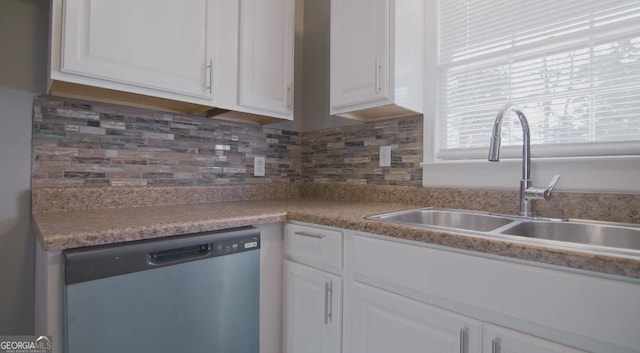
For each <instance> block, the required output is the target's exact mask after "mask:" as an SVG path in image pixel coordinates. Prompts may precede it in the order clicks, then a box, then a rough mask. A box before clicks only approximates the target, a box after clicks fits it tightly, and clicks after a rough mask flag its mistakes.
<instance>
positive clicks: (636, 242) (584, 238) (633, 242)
mask: <svg viewBox="0 0 640 353" xmlns="http://www.w3.org/2000/svg"><path fill="white" fill-rule="evenodd" d="M500 233H501V234H510V235H517V236H522V237H527V238H535V239H548V240H556V241H563V242H570V243H578V244H587V245H595V246H607V247H614V248H622V249H631V250H640V228H638V227H633V226H622V225H611V224H609V223H592V222H584V223H583V222H572V221H561V220H555V221H554V220H543V221H537V220H523V221H520V222H518V223H515V224H514V225H513V226H511V227H507V228H504V229H503V230H502V231H501V232H500Z"/></svg>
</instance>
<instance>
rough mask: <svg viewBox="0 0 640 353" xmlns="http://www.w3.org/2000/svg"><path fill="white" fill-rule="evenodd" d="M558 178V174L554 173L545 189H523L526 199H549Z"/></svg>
mask: <svg viewBox="0 0 640 353" xmlns="http://www.w3.org/2000/svg"><path fill="white" fill-rule="evenodd" d="M559 180H560V175H558V174H556V176H554V177H553V179H551V183H549V186H548V187H547V188H546V189H543V188H534V187H530V188H527V189H526V190H525V191H524V196H525V198H526V199H528V200H543V199H544V200H547V201H548V200H551V196H552V193H553V189H555V187H556V185H558V181H559Z"/></svg>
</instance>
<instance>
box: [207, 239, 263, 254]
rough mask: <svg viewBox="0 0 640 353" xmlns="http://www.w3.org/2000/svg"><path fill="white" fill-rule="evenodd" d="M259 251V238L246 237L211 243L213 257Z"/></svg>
mask: <svg viewBox="0 0 640 353" xmlns="http://www.w3.org/2000/svg"><path fill="white" fill-rule="evenodd" d="M255 249H260V237H257V236H248V237H245V238H236V239H229V240H223V241H219V242H214V243H213V256H222V255H229V254H234V253H238V252H243V251H248V250H255Z"/></svg>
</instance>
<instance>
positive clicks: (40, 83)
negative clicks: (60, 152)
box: [0, 0, 49, 335]
mask: <svg viewBox="0 0 640 353" xmlns="http://www.w3.org/2000/svg"><path fill="white" fill-rule="evenodd" d="M48 13H49V1H42V0H0V48H2V49H1V51H2V54H1V55H0V121H1V122H2V128H1V129H0V163H1V165H2V167H0V283H1V285H0V335H14V334H16V335H17V334H23V335H28V334H32V333H33V300H34V249H35V235H34V233H33V232H32V231H31V227H30V224H31V217H30V214H31V212H30V210H31V204H30V199H31V198H30V190H29V188H30V187H29V184H30V180H31V178H30V167H31V119H30V117H31V111H32V107H33V97H34V96H35V95H37V94H41V93H43V92H44V90H45V84H46V82H45V79H46V68H47V66H46V57H47V42H48V40H47V32H48Z"/></svg>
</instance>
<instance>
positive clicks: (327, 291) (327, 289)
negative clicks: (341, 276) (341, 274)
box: [324, 282, 333, 325]
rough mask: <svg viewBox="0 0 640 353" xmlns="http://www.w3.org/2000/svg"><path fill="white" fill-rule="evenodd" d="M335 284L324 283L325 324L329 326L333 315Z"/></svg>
mask: <svg viewBox="0 0 640 353" xmlns="http://www.w3.org/2000/svg"><path fill="white" fill-rule="evenodd" d="M332 297H333V283H331V282H325V283H324V324H325V325H328V324H329V322H330V321H331V317H332V315H333V309H332V308H331V307H332V306H333V298H332Z"/></svg>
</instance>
